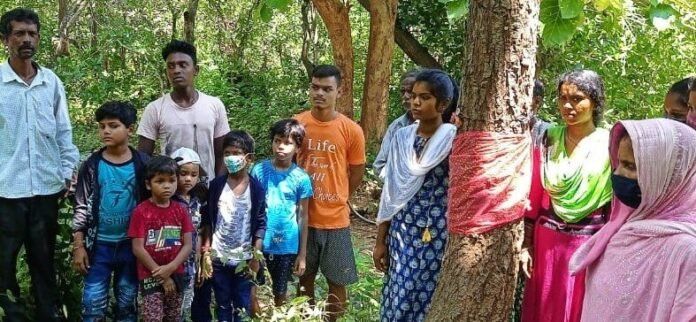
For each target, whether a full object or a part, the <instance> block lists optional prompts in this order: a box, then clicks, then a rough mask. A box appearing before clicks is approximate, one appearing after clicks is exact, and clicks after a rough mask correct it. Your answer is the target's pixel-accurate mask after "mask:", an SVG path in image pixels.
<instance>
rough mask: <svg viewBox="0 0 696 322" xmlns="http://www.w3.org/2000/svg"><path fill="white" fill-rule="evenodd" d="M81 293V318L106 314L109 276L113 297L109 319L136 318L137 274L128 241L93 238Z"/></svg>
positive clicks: (92, 318)
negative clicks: (95, 241)
mask: <svg viewBox="0 0 696 322" xmlns="http://www.w3.org/2000/svg"><path fill="white" fill-rule="evenodd" d="M94 247H95V249H94V256H93V257H92V262H90V268H89V272H88V273H87V276H86V277H85V288H84V291H83V293H82V318H83V320H84V321H85V322H91V321H102V320H104V317H105V316H106V315H107V312H106V311H107V307H108V305H109V287H110V284H111V278H112V276H113V290H114V297H115V298H116V303H115V308H114V316H113V321H132V322H135V321H137V317H138V312H137V307H136V305H137V299H138V276H137V273H136V266H135V262H136V260H135V256H134V255H133V251H132V250H131V241H130V240H126V241H123V242H120V243H106V242H100V241H97V243H96V244H95V245H94Z"/></svg>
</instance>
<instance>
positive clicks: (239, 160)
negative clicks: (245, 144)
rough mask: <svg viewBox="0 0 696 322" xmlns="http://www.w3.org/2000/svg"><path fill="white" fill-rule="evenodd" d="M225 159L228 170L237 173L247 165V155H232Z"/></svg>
mask: <svg viewBox="0 0 696 322" xmlns="http://www.w3.org/2000/svg"><path fill="white" fill-rule="evenodd" d="M224 160H225V166H226V167H227V171H229V172H230V173H237V172H239V171H241V170H242V169H244V167H246V155H230V156H226V157H225V159H224Z"/></svg>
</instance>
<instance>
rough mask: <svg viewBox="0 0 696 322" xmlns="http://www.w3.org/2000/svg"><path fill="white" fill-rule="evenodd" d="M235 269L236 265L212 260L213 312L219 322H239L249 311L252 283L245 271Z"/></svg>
mask: <svg viewBox="0 0 696 322" xmlns="http://www.w3.org/2000/svg"><path fill="white" fill-rule="evenodd" d="M236 269H237V266H232V265H223V264H222V263H220V262H219V261H217V260H214V261H213V289H214V290H215V302H216V303H215V312H216V314H217V318H218V320H219V321H220V322H231V321H235V322H241V321H242V319H243V318H244V317H245V316H248V315H249V313H250V312H251V287H252V286H253V285H254V283H252V281H251V277H250V276H248V275H247V274H246V273H245V271H242V272H240V273H235V270H236ZM241 310H245V313H242V312H241Z"/></svg>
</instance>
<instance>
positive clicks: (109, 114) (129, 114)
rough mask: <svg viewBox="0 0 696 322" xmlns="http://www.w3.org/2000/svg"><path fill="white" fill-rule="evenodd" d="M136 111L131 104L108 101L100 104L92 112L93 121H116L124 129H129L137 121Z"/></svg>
mask: <svg viewBox="0 0 696 322" xmlns="http://www.w3.org/2000/svg"><path fill="white" fill-rule="evenodd" d="M137 114H138V113H137V111H136V110H135V107H134V106H133V104H131V103H129V102H123V101H110V102H106V103H104V104H102V106H99V108H98V109H97V110H96V111H95V112H94V119H95V120H96V121H97V122H101V121H102V120H103V119H106V118H113V119H118V120H119V121H121V123H123V125H125V126H126V127H130V126H131V125H133V124H135V122H136V121H137V118H138V116H137Z"/></svg>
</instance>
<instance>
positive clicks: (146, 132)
mask: <svg viewBox="0 0 696 322" xmlns="http://www.w3.org/2000/svg"><path fill="white" fill-rule="evenodd" d="M162 58H163V59H164V61H165V62H166V65H167V78H168V79H169V83H170V84H171V85H172V92H171V93H169V94H165V95H164V96H162V97H160V98H159V99H157V100H155V101H154V102H152V103H150V104H148V105H147V107H145V112H144V113H143V117H142V119H141V121H140V125H139V126H138V150H140V151H143V152H145V153H148V154H152V153H153V152H154V150H155V141H157V140H159V141H160V148H161V150H162V153H163V154H165V155H171V154H172V152H174V151H176V150H177V149H179V148H182V147H184V148H189V149H192V150H194V151H196V152H197V153H198V155H199V156H200V157H201V168H203V171H205V175H202V176H201V177H206V178H210V179H212V178H214V177H215V176H216V175H217V174H224V173H225V170H224V165H223V162H222V138H223V137H224V136H225V134H227V133H228V132H229V131H230V125H229V123H228V121H227V112H226V111H225V106H224V105H223V104H222V101H220V99H219V98H217V97H213V96H209V95H206V94H205V93H203V92H200V91H198V90H196V88H195V81H196V76H197V75H198V70H199V68H198V59H197V57H196V48H195V47H194V46H193V45H191V44H190V43H187V42H185V41H179V40H172V41H171V42H170V43H169V44H168V45H167V46H166V47H164V49H162ZM204 179H205V178H204Z"/></svg>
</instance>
